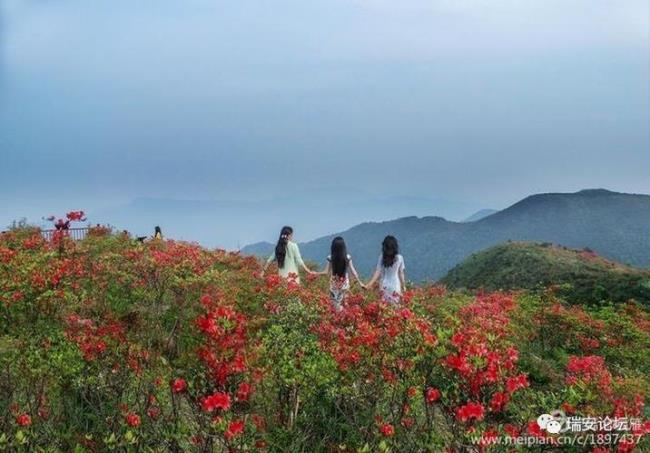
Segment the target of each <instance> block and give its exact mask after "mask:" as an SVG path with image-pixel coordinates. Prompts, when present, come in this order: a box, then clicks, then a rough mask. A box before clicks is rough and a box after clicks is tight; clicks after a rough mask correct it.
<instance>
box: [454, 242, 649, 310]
mask: <svg viewBox="0 0 650 453" xmlns="http://www.w3.org/2000/svg"><path fill="white" fill-rule="evenodd" d="M441 283H443V284H445V285H447V286H448V287H449V288H454V289H460V288H465V289H484V290H486V291H496V290H516V289H530V290H533V289H544V288H546V287H548V286H551V285H552V286H554V287H557V288H558V289H557V293H558V295H560V296H561V297H563V298H564V299H566V300H568V301H570V302H575V303H598V302H600V301H612V302H625V301H627V300H630V299H635V300H636V301H638V302H641V303H644V304H650V271H645V270H639V269H635V268H631V267H628V266H624V265H621V264H618V263H615V262H612V261H608V260H605V259H603V258H601V257H599V256H597V255H596V254H594V253H593V252H591V251H588V250H583V251H578V250H572V249H567V248H564V247H558V246H554V245H551V244H535V243H514V242H513V243H506V244H503V245H498V246H496V247H492V248H489V249H487V250H485V251H481V252H478V253H476V254H473V255H471V256H470V257H469V258H467V259H466V260H464V261H463V262H462V263H460V264H458V265H457V266H455V267H454V268H453V269H452V270H451V271H449V273H448V274H447V275H446V276H445V277H444V278H443V279H442V280H441Z"/></svg>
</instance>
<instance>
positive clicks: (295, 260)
mask: <svg viewBox="0 0 650 453" xmlns="http://www.w3.org/2000/svg"><path fill="white" fill-rule="evenodd" d="M273 261H275V262H277V263H278V274H279V275H280V276H281V277H283V278H285V279H291V280H293V281H295V282H296V283H300V274H299V273H298V272H299V269H300V268H302V269H303V270H304V271H305V272H307V273H308V274H315V273H316V272H313V271H311V270H310V269H309V268H308V267H307V265H305V262H304V261H303V260H302V256H301V255H300V249H299V248H298V244H296V243H295V242H293V228H291V227H290V226H285V227H282V231H280V238H279V239H278V243H277V245H276V246H275V250H274V252H273V253H271V256H269V258H268V259H267V260H266V264H265V265H264V269H263V270H262V276H264V272H266V269H267V268H268V267H269V265H270V264H271V263H272V262H273Z"/></svg>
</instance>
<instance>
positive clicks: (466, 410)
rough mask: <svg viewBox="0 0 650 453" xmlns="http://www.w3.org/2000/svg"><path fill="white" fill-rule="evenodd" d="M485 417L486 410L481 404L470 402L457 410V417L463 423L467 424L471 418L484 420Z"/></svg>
mask: <svg viewBox="0 0 650 453" xmlns="http://www.w3.org/2000/svg"><path fill="white" fill-rule="evenodd" d="M483 415H485V408H484V407H483V405H482V404H481V403H472V402H469V403H467V404H465V405H464V406H460V407H459V408H457V409H456V417H457V418H458V420H460V421H461V422H466V421H468V420H469V419H471V418H474V419H476V420H483Z"/></svg>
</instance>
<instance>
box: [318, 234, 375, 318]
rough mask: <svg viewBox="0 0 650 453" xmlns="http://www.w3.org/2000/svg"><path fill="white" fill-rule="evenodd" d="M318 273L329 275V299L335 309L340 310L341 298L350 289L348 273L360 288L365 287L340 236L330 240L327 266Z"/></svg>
mask: <svg viewBox="0 0 650 453" xmlns="http://www.w3.org/2000/svg"><path fill="white" fill-rule="evenodd" d="M320 274H321V275H329V277H330V300H331V302H332V305H334V308H335V309H336V310H337V311H338V310H341V308H342V303H343V299H345V296H346V295H347V294H348V292H349V291H350V274H352V276H353V277H354V278H355V279H356V280H357V281H358V282H359V284H360V285H361V287H362V288H365V285H364V284H363V282H362V281H361V279H360V278H359V274H358V273H357V270H356V269H355V268H354V264H352V257H351V256H350V255H348V251H347V247H346V245H345V241H344V240H343V238H342V237H340V236H337V237H335V238H334V239H333V240H332V246H331V248H330V255H329V256H328V257H327V267H326V268H325V270H324V271H323V272H320Z"/></svg>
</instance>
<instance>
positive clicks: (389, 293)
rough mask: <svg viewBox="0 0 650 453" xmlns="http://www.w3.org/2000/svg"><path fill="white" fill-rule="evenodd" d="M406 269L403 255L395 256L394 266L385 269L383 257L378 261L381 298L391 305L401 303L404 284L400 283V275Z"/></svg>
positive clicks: (380, 256)
mask: <svg viewBox="0 0 650 453" xmlns="http://www.w3.org/2000/svg"><path fill="white" fill-rule="evenodd" d="M404 269H405V268H404V258H403V257H402V255H397V256H395V261H394V262H393V264H392V266H389V267H384V263H383V259H382V255H379V260H378V261H377V271H378V272H380V273H381V280H380V283H379V288H380V290H381V297H382V298H383V299H384V300H385V301H386V302H390V303H397V302H399V300H400V298H401V295H402V284H401V283H400V279H399V274H400V272H401V271H403V270H404Z"/></svg>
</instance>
